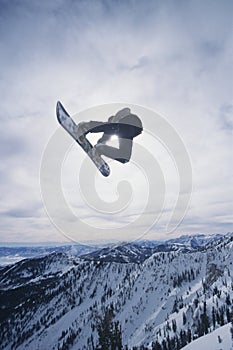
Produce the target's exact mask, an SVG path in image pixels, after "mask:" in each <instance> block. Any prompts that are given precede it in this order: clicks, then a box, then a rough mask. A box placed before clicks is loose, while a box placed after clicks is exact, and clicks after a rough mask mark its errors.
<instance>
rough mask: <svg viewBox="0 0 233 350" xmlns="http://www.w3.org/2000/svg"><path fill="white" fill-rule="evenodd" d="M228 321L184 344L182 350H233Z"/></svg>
mask: <svg viewBox="0 0 233 350" xmlns="http://www.w3.org/2000/svg"><path fill="white" fill-rule="evenodd" d="M230 328H231V324H230V323H228V324H226V325H225V326H222V327H220V328H218V329H216V330H214V331H213V332H212V333H209V334H206V335H205V336H203V337H200V338H198V339H196V340H194V341H193V342H192V343H190V344H188V345H186V346H185V347H183V348H182V350H202V349H203V350H233V340H232V338H231V333H230Z"/></svg>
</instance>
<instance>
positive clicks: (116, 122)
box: [77, 108, 143, 163]
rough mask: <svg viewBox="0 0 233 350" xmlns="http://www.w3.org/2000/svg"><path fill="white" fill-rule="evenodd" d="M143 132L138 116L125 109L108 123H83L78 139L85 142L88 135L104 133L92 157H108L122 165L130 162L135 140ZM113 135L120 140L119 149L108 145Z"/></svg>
mask: <svg viewBox="0 0 233 350" xmlns="http://www.w3.org/2000/svg"><path fill="white" fill-rule="evenodd" d="M142 130H143V126H142V122H141V120H140V118H139V117H138V116H136V115H135V114H132V113H131V112H130V108H124V109H122V110H120V111H119V112H117V113H116V115H114V116H111V117H110V118H108V121H107V122H99V121H90V122H81V123H79V124H78V127H77V139H78V141H79V142H80V143H82V142H83V140H84V139H85V137H86V135H87V134H88V133H99V132H103V133H104V134H103V136H102V137H101V138H100V139H99V140H98V141H97V144H96V145H95V146H94V147H93V148H92V152H91V153H92V157H93V158H94V157H95V155H96V153H97V154H98V156H102V155H104V156H106V157H108V158H111V159H114V160H117V161H119V162H121V163H127V162H128V161H129V160H130V157H131V153H132V146H133V138H134V137H136V136H137V135H139V134H141V132H142ZM112 135H116V136H118V138H119V148H116V147H111V146H109V145H106V142H107V141H108V140H109V139H110V137H111V136H112Z"/></svg>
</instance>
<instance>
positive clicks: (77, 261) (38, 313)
mask: <svg viewBox="0 0 233 350" xmlns="http://www.w3.org/2000/svg"><path fill="white" fill-rule="evenodd" d="M232 248H233V237H232V236H226V237H225V238H224V239H222V238H221V239H220V241H216V242H213V243H212V244H210V245H209V246H208V247H206V248H205V249H204V250H203V249H201V250H192V251H186V250H183V249H181V250H180V249H178V250H174V251H165V252H161V251H158V252H156V253H154V254H152V255H151V256H150V257H148V258H147V259H145V260H143V261H141V262H127V263H126V262H124V263H119V262H115V261H100V260H98V254H97V255H96V259H94V260H92V261H90V260H89V258H88V260H87V259H85V258H79V257H75V256H72V255H70V254H66V253H53V254H50V255H49V256H45V257H41V258H36V259H27V260H25V261H21V262H19V263H17V264H15V265H13V266H8V267H5V268H4V269H2V270H1V274H0V287H1V288H0V301H1V304H0V311H1V312H0V322H1V328H0V333H1V334H2V335H3V336H2V349H4V350H8V349H9V350H10V349H18V350H24V349H27V348H28V349H33V350H34V349H35V350H36V349H38V350H52V349H56V350H58V349H59V350H60V349H73V350H85V349H86V350H87V349H88V350H93V349H95V346H96V344H97V342H98V334H97V330H96V324H97V319H98V316H101V317H102V316H103V313H104V309H105V308H109V307H110V305H113V307H114V313H115V320H116V321H119V323H120V325H121V328H122V339H123V344H124V345H128V348H129V349H130V350H131V349H132V348H133V347H137V348H136V349H139V347H140V346H142V345H143V346H144V349H152V348H154V346H155V343H156V342H157V343H159V344H162V343H163V342H166V341H167V340H168V338H169V339H170V340H169V341H174V342H177V341H179V346H180V347H179V348H181V346H183V347H184V346H185V345H186V344H187V341H188V340H187V339H188V334H185V336H184V332H186V333H188V329H189V330H190V334H189V336H191V338H192V339H191V340H193V339H194V338H196V337H198V336H200V335H201V333H202V332H208V333H209V332H212V331H213V330H214V328H217V327H219V326H223V325H224V324H226V323H227V322H229V321H228V318H229V317H230V316H231V315H230V309H231V307H232V303H233V301H232V299H233V288H232V285H233V249H232ZM127 249H128V248H127ZM137 249H139V247H138V248H137ZM142 251H143V250H142ZM133 252H135V250H133V251H132V250H130V251H128V254H129V255H128V256H129V257H130V256H131V254H132V253H133ZM102 253H103V252H101V254H102ZM101 254H100V255H99V256H102V255H101ZM120 254H122V251H121V250H120ZM123 254H124V257H125V258H127V251H126V250H124V251H123ZM128 261H130V259H129V260H128ZM213 311H214V316H213ZM213 317H214V320H213ZM184 319H185V322H184ZM205 319H207V320H208V325H207V326H206V329H204V328H203V324H204V320H205ZM174 324H175V325H176V327H174ZM203 334H204V333H203ZM181 338H182V341H181ZM184 338H186V340H185V339H184ZM177 339H178V340H177ZM182 344H183V345H182ZM171 348H172V347H171ZM173 348H174V349H175V347H173Z"/></svg>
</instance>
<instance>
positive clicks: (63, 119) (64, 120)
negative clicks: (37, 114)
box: [56, 101, 110, 176]
mask: <svg viewBox="0 0 233 350" xmlns="http://www.w3.org/2000/svg"><path fill="white" fill-rule="evenodd" d="M56 113H57V120H58V122H59V123H60V124H61V126H62V127H63V128H64V129H65V130H66V131H67V132H68V133H69V134H70V135H71V136H72V138H73V139H74V140H75V141H76V142H77V143H78V144H79V145H80V146H81V147H82V149H83V150H84V152H86V154H87V155H88V156H89V158H90V159H91V160H92V162H93V163H94V164H95V166H96V167H97V168H98V169H99V171H100V172H101V174H102V175H103V176H109V174H110V168H109V166H108V164H107V163H106V162H105V161H104V160H103V159H102V158H101V156H100V155H99V154H98V153H97V152H93V146H92V144H91V143H90V142H89V141H88V140H87V138H86V137H83V140H82V141H80V140H78V139H77V130H78V125H77V124H76V123H75V122H74V121H73V119H72V118H71V117H70V115H69V114H68V113H67V111H66V110H65V108H64V107H63V105H62V104H61V102H59V101H58V102H57V108H56Z"/></svg>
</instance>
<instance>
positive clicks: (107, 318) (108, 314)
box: [96, 305, 123, 350]
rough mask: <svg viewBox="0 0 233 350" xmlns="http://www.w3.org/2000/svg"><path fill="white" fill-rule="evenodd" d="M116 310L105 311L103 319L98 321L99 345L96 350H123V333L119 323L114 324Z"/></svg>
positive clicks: (111, 308)
mask: <svg viewBox="0 0 233 350" xmlns="http://www.w3.org/2000/svg"><path fill="white" fill-rule="evenodd" d="M113 319H114V308H113V305H111V307H110V308H108V309H106V310H105V313H104V316H103V318H99V319H98V321H97V332H98V336H99V344H98V346H97V348H96V350H122V349H123V346H122V333H121V327H120V325H119V322H114V321H113Z"/></svg>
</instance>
